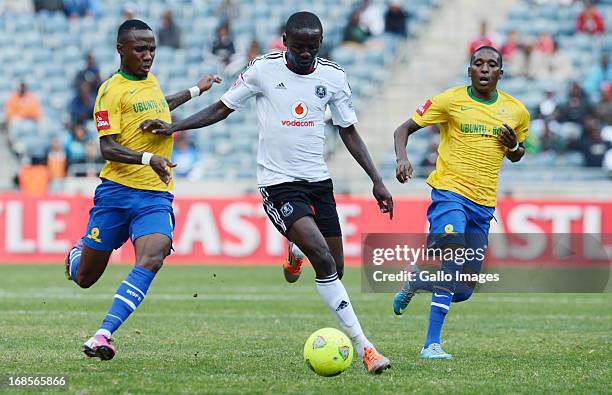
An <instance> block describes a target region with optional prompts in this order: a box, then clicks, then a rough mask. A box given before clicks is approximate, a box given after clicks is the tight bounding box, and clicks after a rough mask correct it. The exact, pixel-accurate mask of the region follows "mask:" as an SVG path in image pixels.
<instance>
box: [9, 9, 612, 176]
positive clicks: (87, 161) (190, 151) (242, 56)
mask: <svg viewBox="0 0 612 395" xmlns="http://www.w3.org/2000/svg"><path fill="white" fill-rule="evenodd" d="M541 1H546V0H541ZM562 1H566V0H562ZM567 2H572V0H567ZM236 7H237V5H236V2H232V1H228V0H226V1H224V2H222V4H221V5H220V6H219V10H218V11H217V14H216V16H217V22H218V26H217V28H216V30H215V34H214V36H213V37H211V39H210V42H209V52H210V54H211V56H216V57H217V58H218V59H219V60H220V62H221V64H223V65H224V67H225V69H224V74H225V76H226V77H227V78H232V76H235V75H237V74H238V73H239V72H240V71H241V70H243V69H244V67H245V66H246V65H247V64H248V63H249V62H250V61H251V60H253V59H254V58H255V57H257V56H258V55H260V54H262V53H265V52H273V51H280V50H284V49H285V47H284V44H283V41H282V33H283V31H284V26H280V27H279V29H278V33H277V35H276V36H275V37H273V38H272V39H271V40H269V41H268V42H267V43H266V45H262V44H261V43H260V42H259V41H258V39H257V38H255V37H253V38H252V40H251V41H250V42H249V44H248V46H247V47H246V48H245V50H240V49H239V48H238V46H237V45H236V44H235V42H234V38H233V35H232V21H233V20H235V18H236V17H237V15H238V12H237V8H236ZM39 11H58V12H63V13H64V14H65V15H66V17H68V18H71V19H72V18H83V17H96V16H97V15H100V13H101V12H102V10H101V8H100V6H99V4H98V2H97V1H96V0H0V13H2V12H12V13H17V14H18V13H24V12H25V13H33V12H39ZM137 17H138V12H137V9H136V6H135V5H134V4H132V3H130V2H126V3H124V4H123V12H122V19H123V20H126V19H132V18H137ZM410 18H411V15H410V12H409V10H405V9H404V8H402V6H401V4H400V3H399V2H397V1H394V0H391V1H389V2H388V5H387V8H386V9H384V7H381V6H379V5H378V4H374V3H372V2H371V1H369V0H362V1H361V2H360V3H359V4H358V6H357V7H356V8H355V9H354V10H353V12H352V13H351V14H350V17H349V19H348V20H347V21H346V23H345V28H344V29H343V32H342V33H343V34H342V42H343V45H347V46H350V47H356V48H359V47H363V46H366V45H370V43H372V42H376V40H371V39H372V38H376V37H379V36H381V35H382V34H390V35H395V36H398V37H406V36H407V35H408V26H409V25H408V24H409V22H410ZM118 22H120V21H118ZM575 29H576V32H580V33H582V34H588V35H592V36H594V37H596V36H599V35H602V34H604V33H605V31H606V24H605V19H604V17H603V16H602V13H601V12H600V10H599V9H598V7H597V5H596V4H592V3H588V4H586V5H585V7H584V9H583V10H582V11H581V12H580V13H579V14H578V15H577V18H576V23H575ZM155 33H156V37H157V44H158V46H159V47H170V48H174V49H178V48H182V47H183V39H184V37H183V34H184V32H182V31H181V28H180V23H177V21H176V20H175V18H174V14H173V10H172V9H167V10H166V11H165V12H163V14H162V15H161V20H160V21H159V22H158V24H157V25H156V31H155ZM483 45H491V46H494V47H496V48H498V50H499V51H500V52H501V53H502V55H503V58H504V69H505V72H506V75H507V76H508V77H513V78H525V79H527V80H540V79H546V80H550V81H555V82H559V83H565V82H567V81H570V80H571V79H572V77H573V75H575V73H574V70H573V65H572V61H571V59H570V57H569V56H568V55H567V54H566V53H565V52H564V51H563V49H562V48H560V47H559V45H558V42H557V41H556V39H555V37H553V36H551V35H550V34H548V33H545V32H543V33H540V34H538V35H537V36H534V37H531V36H529V37H524V36H521V34H520V33H519V32H518V31H510V32H509V33H508V34H507V35H505V36H497V35H495V34H494V33H491V32H490V31H489V28H488V26H487V23H486V22H485V21H483V22H482V23H481V25H480V32H479V34H478V35H477V36H475V37H474V38H473V39H472V40H471V42H470V44H469V48H468V52H469V53H472V52H473V51H474V50H475V49H477V48H478V47H480V46H483ZM330 50H331V48H329V47H324V48H323V49H322V53H321V55H322V56H325V57H329V53H330ZM105 78H108V76H102V75H101V73H100V67H99V66H98V64H97V61H96V58H95V56H94V54H93V53H88V54H87V56H86V57H85V59H84V60H83V66H82V69H81V70H80V71H78V73H77V74H76V75H75V76H74V81H73V90H74V93H73V97H72V99H71V100H70V101H69V102H68V103H67V112H68V114H69V116H68V119H67V120H66V122H65V127H66V129H67V130H69V131H70V133H69V134H67V136H66V137H65V138H59V137H56V138H53V139H52V141H51V143H50V145H49V148H48V151H47V152H46V155H44V156H43V157H38V158H36V157H35V158H31V159H32V160H33V161H34V162H40V163H44V164H46V165H47V166H48V168H49V174H50V177H51V180H61V179H62V178H64V177H65V176H66V175H72V176H96V175H97V174H98V172H99V170H100V169H101V166H102V164H103V163H104V160H103V159H102V158H101V156H100V153H99V148H98V144H97V138H96V134H95V129H94V128H93V125H92V113H93V107H94V102H95V97H96V94H97V90H98V88H99V86H100V84H101V81H102V80H103V79H105ZM502 89H503V88H502ZM41 108H42V107H41V105H40V103H39V100H38V98H37V97H36V95H35V94H34V93H32V92H30V91H29V90H28V87H27V85H26V83H24V82H21V83H20V84H19V86H18V87H17V89H16V90H15V92H14V93H13V94H12V95H11V96H10V97H9V98H8V99H7V100H6V103H5V121H6V126H7V127H8V128H9V129H10V127H11V124H12V123H13V122H15V121H23V120H25V121H28V122H34V123H36V122H40V120H41V119H42V109H41ZM611 118H612V68H611V67H610V65H609V56H608V54H605V53H604V55H603V56H601V58H600V59H599V61H598V62H596V63H595V64H593V65H591V69H590V70H589V71H588V72H587V73H586V78H585V79H584V80H581V81H574V82H573V83H572V84H571V85H570V88H569V89H568V92H567V94H566V95H558V94H556V93H555V91H554V90H551V91H549V92H546V95H545V98H544V100H543V101H542V102H541V103H540V104H539V106H538V108H537V110H536V111H535V112H534V113H532V128H537V129H538V130H541V133H538V134H537V135H536V134H534V135H533V136H532V137H530V139H529V140H528V141H527V143H526V146H527V150H528V152H529V153H546V152H562V151H563V152H565V151H576V152H580V153H581V154H582V155H583V157H584V165H585V166H589V167H601V166H604V167H606V168H608V169H610V170H612V149H611V148H612V143H611V142H612V119H611ZM175 138H176V144H175V150H174V153H173V160H174V161H176V162H178V163H179V165H180V166H179V167H178V168H177V170H176V172H175V175H176V176H178V177H192V178H198V177H199V176H198V168H199V167H198V163H199V161H200V160H201V158H200V153H199V152H198V150H197V149H196V148H195V146H193V145H192V144H191V142H190V140H189V138H187V137H186V136H184V135H177V136H175ZM436 151H437V143H436V142H435V140H434V142H433V143H432V144H431V147H430V150H429V152H428V153H427V154H426V155H425V157H424V159H423V163H422V165H423V166H431V165H433V164H435V160H436V157H437V154H436Z"/></svg>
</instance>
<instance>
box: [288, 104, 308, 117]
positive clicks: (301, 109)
mask: <svg viewBox="0 0 612 395" xmlns="http://www.w3.org/2000/svg"><path fill="white" fill-rule="evenodd" d="M291 114H293V116H294V117H296V118H297V119H302V118H304V117H305V116H306V115H308V106H306V103H304V102H301V101H298V102H295V103H293V105H292V106H291Z"/></svg>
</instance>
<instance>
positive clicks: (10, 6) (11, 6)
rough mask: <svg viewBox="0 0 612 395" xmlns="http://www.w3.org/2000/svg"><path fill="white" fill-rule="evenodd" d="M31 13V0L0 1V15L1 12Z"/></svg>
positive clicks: (32, 6)
mask: <svg viewBox="0 0 612 395" xmlns="http://www.w3.org/2000/svg"><path fill="white" fill-rule="evenodd" d="M6 13H8V14H33V13H34V3H33V2H32V0H4V1H0V15H3V14H6Z"/></svg>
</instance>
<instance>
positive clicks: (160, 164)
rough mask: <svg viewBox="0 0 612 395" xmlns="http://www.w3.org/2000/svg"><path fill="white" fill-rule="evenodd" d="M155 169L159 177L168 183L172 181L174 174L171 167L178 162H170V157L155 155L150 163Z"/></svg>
mask: <svg viewBox="0 0 612 395" xmlns="http://www.w3.org/2000/svg"><path fill="white" fill-rule="evenodd" d="M149 164H150V165H151V167H152V168H153V170H154V171H155V172H156V173H157V175H158V176H159V179H160V180H162V182H163V183H164V184H166V185H168V184H169V183H170V180H171V179H172V175H171V174H170V170H169V169H168V168H169V167H176V163H172V162H170V161H169V160H168V159H166V158H164V157H163V156H159V155H153V157H152V158H151V162H150V163H149Z"/></svg>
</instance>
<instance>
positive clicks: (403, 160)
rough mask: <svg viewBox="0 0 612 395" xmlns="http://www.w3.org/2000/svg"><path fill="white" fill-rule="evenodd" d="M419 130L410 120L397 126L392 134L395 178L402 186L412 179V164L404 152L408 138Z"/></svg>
mask: <svg viewBox="0 0 612 395" xmlns="http://www.w3.org/2000/svg"><path fill="white" fill-rule="evenodd" d="M419 129H421V127H420V126H419V125H418V124H417V123H416V122H414V121H413V120H412V118H411V119H409V120H407V121H406V122H404V123H403V124H401V125H400V126H398V127H397V129H395V132H394V133H393V142H394V145H395V160H396V166H395V178H397V180H398V181H399V182H401V183H402V184H403V183H405V182H406V181H408V179H409V178H412V164H411V163H410V161H409V160H408V153H407V152H406V145H407V144H408V136H410V135H411V134H412V133H414V132H416V131H417V130H419Z"/></svg>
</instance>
